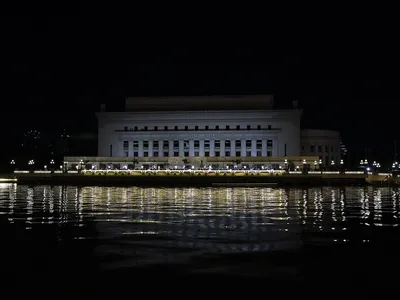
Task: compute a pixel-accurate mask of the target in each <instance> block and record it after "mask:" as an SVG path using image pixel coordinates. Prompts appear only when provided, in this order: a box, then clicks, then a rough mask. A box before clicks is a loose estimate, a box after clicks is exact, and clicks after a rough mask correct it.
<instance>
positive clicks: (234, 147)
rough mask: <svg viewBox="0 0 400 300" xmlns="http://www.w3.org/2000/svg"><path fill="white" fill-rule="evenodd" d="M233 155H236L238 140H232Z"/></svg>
mask: <svg viewBox="0 0 400 300" xmlns="http://www.w3.org/2000/svg"><path fill="white" fill-rule="evenodd" d="M231 156H235V157H236V140H231Z"/></svg>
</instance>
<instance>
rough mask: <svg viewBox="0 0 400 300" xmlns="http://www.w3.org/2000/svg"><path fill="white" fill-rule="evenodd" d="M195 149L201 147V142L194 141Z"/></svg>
mask: <svg viewBox="0 0 400 300" xmlns="http://www.w3.org/2000/svg"><path fill="white" fill-rule="evenodd" d="M194 147H195V148H199V147H200V141H198V140H197V141H194Z"/></svg>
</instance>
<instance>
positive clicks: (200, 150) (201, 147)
mask: <svg viewBox="0 0 400 300" xmlns="http://www.w3.org/2000/svg"><path fill="white" fill-rule="evenodd" d="M199 155H200V156H204V140H200V149H199Z"/></svg>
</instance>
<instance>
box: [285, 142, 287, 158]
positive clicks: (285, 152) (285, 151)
mask: <svg viewBox="0 0 400 300" xmlns="http://www.w3.org/2000/svg"><path fill="white" fill-rule="evenodd" d="M286 155H287V153H286V144H285V156H286Z"/></svg>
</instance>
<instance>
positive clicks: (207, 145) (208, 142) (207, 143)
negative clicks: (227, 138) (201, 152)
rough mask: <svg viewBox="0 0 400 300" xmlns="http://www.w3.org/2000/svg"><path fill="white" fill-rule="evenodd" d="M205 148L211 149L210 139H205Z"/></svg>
mask: <svg viewBox="0 0 400 300" xmlns="http://www.w3.org/2000/svg"><path fill="white" fill-rule="evenodd" d="M204 149H210V140H205V141H204Z"/></svg>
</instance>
